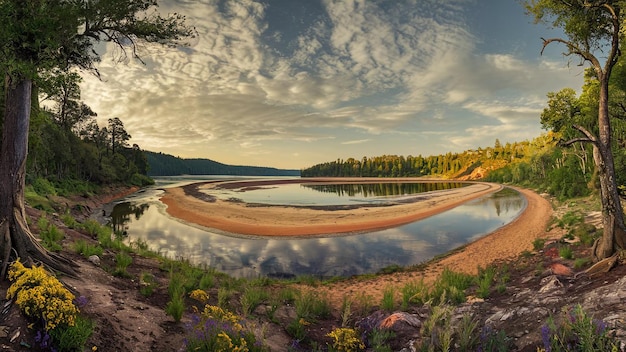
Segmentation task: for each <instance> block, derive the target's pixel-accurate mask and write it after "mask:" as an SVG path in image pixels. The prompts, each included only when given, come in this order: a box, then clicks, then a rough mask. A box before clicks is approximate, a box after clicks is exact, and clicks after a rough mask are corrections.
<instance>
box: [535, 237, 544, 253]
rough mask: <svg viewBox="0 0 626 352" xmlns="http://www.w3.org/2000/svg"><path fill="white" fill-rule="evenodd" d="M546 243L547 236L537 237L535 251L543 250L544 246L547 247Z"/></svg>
mask: <svg viewBox="0 0 626 352" xmlns="http://www.w3.org/2000/svg"><path fill="white" fill-rule="evenodd" d="M545 245H546V240H545V238H535V240H534V241H533V249H534V250H535V251H540V250H542V249H543V247H545Z"/></svg>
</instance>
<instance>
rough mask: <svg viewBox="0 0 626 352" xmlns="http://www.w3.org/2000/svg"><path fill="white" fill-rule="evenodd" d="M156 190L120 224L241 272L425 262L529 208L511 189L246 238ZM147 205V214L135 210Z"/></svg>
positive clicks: (170, 250)
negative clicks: (383, 216) (450, 204)
mask: <svg viewBox="0 0 626 352" xmlns="http://www.w3.org/2000/svg"><path fill="white" fill-rule="evenodd" d="M154 192H156V190H154V191H153V193H150V192H148V193H146V194H145V195H144V196H141V197H133V198H131V200H132V201H131V202H124V203H120V204H118V205H116V208H115V210H114V211H115V212H118V213H119V212H122V213H123V212H125V211H129V212H131V211H132V212H133V214H134V215H135V216H126V217H124V220H125V223H124V224H120V225H119V226H122V227H123V228H124V229H125V230H126V231H127V232H128V234H129V239H130V240H137V239H141V240H143V241H145V242H146V243H147V244H148V245H149V246H150V248H151V249H154V250H156V251H159V252H161V253H162V254H164V255H166V256H169V257H176V258H180V257H182V258H186V259H188V260H190V261H191V262H193V263H197V264H206V265H208V266H211V267H214V268H216V269H218V270H219V271H223V272H226V273H228V274H230V275H232V276H236V277H257V276H265V275H275V276H291V275H315V276H349V275H355V274H363V273H374V272H377V271H378V270H380V269H382V268H384V267H387V266H389V265H394V264H396V265H401V266H408V265H414V264H419V263H421V262H424V261H426V260H429V259H431V258H432V257H434V256H436V255H438V254H442V253H445V252H447V251H449V250H452V249H454V248H457V247H459V246H461V245H464V244H466V243H468V242H471V241H474V240H476V239H477V238H479V237H480V236H483V235H484V234H486V233H489V232H492V231H494V230H495V229H497V228H498V227H501V226H502V225H504V224H506V223H508V222H510V221H511V220H513V219H514V218H516V217H517V216H518V215H519V213H520V211H521V210H522V209H523V208H524V206H525V201H524V199H523V198H522V197H521V196H520V195H515V194H510V193H509V194H507V195H504V196H498V195H492V196H490V197H485V198H481V199H478V200H474V201H470V202H468V203H466V204H464V205H461V206H459V207H456V208H454V209H451V210H449V211H446V212H444V213H441V214H438V215H435V216H432V217H430V218H427V219H424V220H421V221H417V222H414V223H411V224H407V225H403V226H399V227H396V228H391V229H386V230H381V231H374V232H369V233H362V234H352V235H343V236H333V237H314V238H288V239H285V238H280V239H274V238H266V237H255V238H241V237H234V236H228V235H224V234H220V233H218V232H217V231H208V230H206V229H202V228H199V227H196V226H190V225H186V224H183V223H181V222H179V221H177V220H174V219H172V218H171V217H169V216H167V215H166V214H165V207H164V205H163V204H161V203H160V202H158V200H157V199H158V198H157V197H156V196H155V194H154ZM145 204H148V205H149V206H148V207H146V206H145ZM141 205H144V206H143V208H142V211H141V213H140V214H139V213H137V212H136V211H134V210H136V208H137V207H139V206H141ZM133 207H134V208H133ZM137 214H139V216H137Z"/></svg>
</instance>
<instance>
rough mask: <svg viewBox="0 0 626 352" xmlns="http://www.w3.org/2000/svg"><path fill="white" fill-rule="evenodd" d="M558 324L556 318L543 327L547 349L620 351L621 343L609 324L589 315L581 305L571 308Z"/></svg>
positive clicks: (554, 350) (544, 343) (542, 335)
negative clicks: (610, 329) (612, 332)
mask: <svg viewBox="0 0 626 352" xmlns="http://www.w3.org/2000/svg"><path fill="white" fill-rule="evenodd" d="M565 315H566V316H565V317H564V319H562V324H560V325H558V326H557V324H556V323H555V321H554V319H552V318H550V319H548V322H547V323H546V324H545V325H544V326H542V327H541V337H542V341H543V346H544V348H545V350H546V351H553V352H560V351H581V352H592V351H619V350H620V349H619V346H620V343H619V341H618V340H617V339H616V338H615V336H614V335H613V334H611V333H610V331H609V329H608V327H607V324H606V323H605V322H604V321H602V320H596V319H593V318H592V317H590V316H588V315H587V314H586V313H585V312H584V311H583V309H582V307H581V306H580V305H577V306H576V307H574V308H572V309H570V310H569V311H568V312H567V313H566V314H565Z"/></svg>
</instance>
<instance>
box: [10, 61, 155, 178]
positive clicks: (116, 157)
mask: <svg viewBox="0 0 626 352" xmlns="http://www.w3.org/2000/svg"><path fill="white" fill-rule="evenodd" d="M80 81H81V77H80V76H79V75H78V74H77V73H76V72H72V71H60V70H55V71H53V72H48V73H47V74H45V75H42V76H41V77H39V79H38V80H37V81H36V86H35V88H34V89H33V99H32V106H31V119H30V125H29V130H28V158H27V159H26V183H27V184H36V183H38V182H41V181H40V179H44V180H46V181H48V182H50V183H52V184H53V185H57V187H59V188H62V189H67V188H71V187H72V185H74V186H75V185H76V184H77V183H81V182H90V183H93V184H97V185H104V184H113V183H126V184H133V185H138V186H143V185H147V184H151V183H152V181H151V180H150V178H149V177H147V176H146V175H147V172H148V162H147V158H146V156H145V154H144V152H143V151H142V150H141V149H140V147H139V146H138V145H137V144H134V145H132V146H131V145H130V144H129V143H128V141H129V140H130V138H131V135H130V134H129V133H128V132H127V131H126V129H125V127H124V123H123V122H122V120H121V119H120V118H118V117H113V118H109V119H108V121H107V124H106V125H104V126H100V125H99V124H98V122H97V120H96V117H97V114H96V112H94V111H93V110H92V109H91V108H90V107H89V106H87V105H86V104H85V103H84V102H82V101H81V95H80V86H79V83H80ZM3 90H4V87H2V88H0V92H1V93H2V94H1V96H4V94H3V93H4V92H3ZM2 121H3V116H0V125H1V123H2ZM1 141H2V137H1V136H0V142H1Z"/></svg>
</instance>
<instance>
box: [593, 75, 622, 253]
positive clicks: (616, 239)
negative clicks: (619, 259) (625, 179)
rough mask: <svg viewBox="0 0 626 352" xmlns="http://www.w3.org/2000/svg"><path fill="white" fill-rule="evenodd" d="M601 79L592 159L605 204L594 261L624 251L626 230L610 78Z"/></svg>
mask: <svg viewBox="0 0 626 352" xmlns="http://www.w3.org/2000/svg"><path fill="white" fill-rule="evenodd" d="M599 79H600V96H599V106H598V128H599V140H598V142H597V145H596V146H594V150H593V157H594V160H595V163H596V165H597V166H598V172H599V175H598V176H599V179H600V191H601V193H600V198H601V200H602V225H603V226H604V229H603V234H602V238H601V239H600V240H599V241H598V242H597V243H596V246H595V250H594V253H593V255H594V257H595V259H596V260H600V259H604V258H608V257H610V256H611V255H613V253H614V252H615V250H616V249H617V248H625V247H624V244H625V243H626V229H625V228H624V211H623V209H622V203H621V200H620V197H619V190H618V188H617V182H616V180H615V164H614V160H613V152H612V150H611V122H610V119H609V109H608V106H609V104H608V101H609V94H608V92H609V90H608V77H607V76H605V75H602V76H600V77H599Z"/></svg>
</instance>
